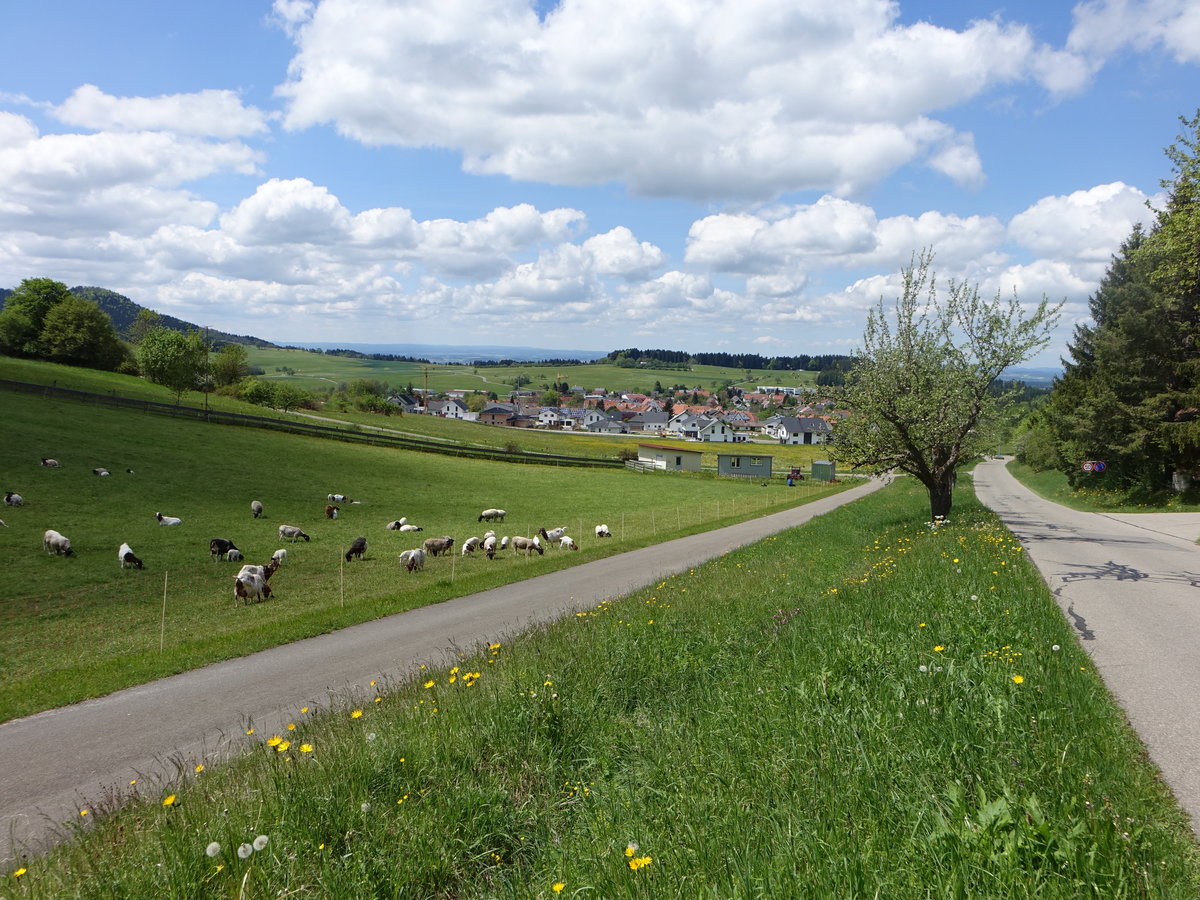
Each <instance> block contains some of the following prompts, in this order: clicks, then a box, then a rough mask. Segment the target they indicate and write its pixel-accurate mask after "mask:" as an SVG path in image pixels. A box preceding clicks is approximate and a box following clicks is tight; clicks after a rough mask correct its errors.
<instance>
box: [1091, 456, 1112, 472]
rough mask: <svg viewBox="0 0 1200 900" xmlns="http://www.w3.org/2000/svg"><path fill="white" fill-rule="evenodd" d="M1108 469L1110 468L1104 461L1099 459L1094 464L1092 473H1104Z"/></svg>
mask: <svg viewBox="0 0 1200 900" xmlns="http://www.w3.org/2000/svg"><path fill="white" fill-rule="evenodd" d="M1107 468H1108V466H1106V465H1105V464H1104V461H1103V460H1100V459H1098V460H1096V461H1095V462H1094V463H1092V471H1093V472H1103V471H1104V470H1105V469H1107Z"/></svg>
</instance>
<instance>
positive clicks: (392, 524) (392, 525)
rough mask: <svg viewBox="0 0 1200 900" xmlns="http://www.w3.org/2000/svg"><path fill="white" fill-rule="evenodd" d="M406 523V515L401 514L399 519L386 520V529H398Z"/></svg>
mask: <svg viewBox="0 0 1200 900" xmlns="http://www.w3.org/2000/svg"><path fill="white" fill-rule="evenodd" d="M407 524H408V516H401V517H400V518H399V519H396V520H395V521H393V522H388V523H387V530H388V531H399V530H400V529H402V528H403V527H404V526H405V525H407Z"/></svg>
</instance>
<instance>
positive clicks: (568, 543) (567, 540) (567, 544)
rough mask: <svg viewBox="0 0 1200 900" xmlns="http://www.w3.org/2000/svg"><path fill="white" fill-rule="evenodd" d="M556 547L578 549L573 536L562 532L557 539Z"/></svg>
mask: <svg viewBox="0 0 1200 900" xmlns="http://www.w3.org/2000/svg"><path fill="white" fill-rule="evenodd" d="M558 549H559V550H578V549H579V545H578V544H577V543H575V539H574V538H572V537H569V536H568V535H565V534H564V535H563V536H562V537H561V538H559V540H558Z"/></svg>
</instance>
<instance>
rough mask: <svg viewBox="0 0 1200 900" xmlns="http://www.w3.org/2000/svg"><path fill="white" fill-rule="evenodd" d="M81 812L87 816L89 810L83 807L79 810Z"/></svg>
mask: <svg viewBox="0 0 1200 900" xmlns="http://www.w3.org/2000/svg"><path fill="white" fill-rule="evenodd" d="M79 814H80V815H81V816H86V815H87V814H88V811H87V810H86V809H81V810H80V811H79Z"/></svg>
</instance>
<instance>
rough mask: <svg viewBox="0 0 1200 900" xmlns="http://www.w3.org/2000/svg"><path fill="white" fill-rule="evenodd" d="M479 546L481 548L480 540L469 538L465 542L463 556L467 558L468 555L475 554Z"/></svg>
mask: <svg viewBox="0 0 1200 900" xmlns="http://www.w3.org/2000/svg"><path fill="white" fill-rule="evenodd" d="M478 546H479V538H477V537H469V538H467V539H466V540H465V541H463V545H462V555H463V556H466V555H467V554H468V553H474V552H475V548H476V547H478Z"/></svg>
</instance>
